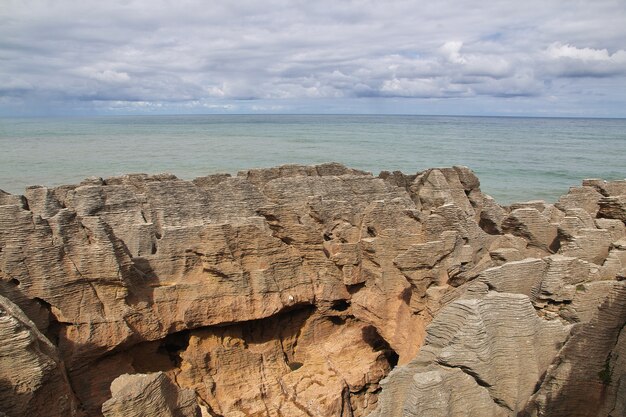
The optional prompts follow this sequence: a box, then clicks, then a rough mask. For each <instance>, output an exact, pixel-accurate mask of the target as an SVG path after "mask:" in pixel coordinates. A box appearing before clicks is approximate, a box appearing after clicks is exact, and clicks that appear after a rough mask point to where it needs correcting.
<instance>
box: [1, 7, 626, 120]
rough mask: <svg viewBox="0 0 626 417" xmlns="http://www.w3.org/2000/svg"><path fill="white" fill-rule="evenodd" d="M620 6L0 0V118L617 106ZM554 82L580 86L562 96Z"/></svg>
mask: <svg viewBox="0 0 626 417" xmlns="http://www.w3.org/2000/svg"><path fill="white" fill-rule="evenodd" d="M0 1H2V0H0ZM619 3H620V2H616V1H612V0H597V1H594V2H593V3H585V4H572V3H571V2H567V1H565V0H562V1H560V0H557V1H554V2H548V3H546V2H544V1H542V0H527V1H526V2H523V3H519V2H518V3H512V2H505V1H496V2H488V3H485V2H482V1H480V2H479V1H478V0H465V1H461V0H459V1H454V0H447V1H445V0H444V1H441V2H429V3H424V2H419V1H417V0H393V1H389V2H375V1H373V0H355V1H351V2H339V3H338V2H335V1H332V0H319V1H317V2H305V1H303V0H299V1H287V0H267V1H264V2H261V1H255V0H246V1H241V2H217V3H215V2H214V3H212V4H211V5H207V4H206V3H205V2H202V1H199V0H198V1H193V0H187V1H184V2H183V1H181V2H176V4H174V3H172V2H168V1H165V0H156V1H149V0H127V1H111V2H95V1H90V0H85V1H81V2H75V1H70V0H57V1H55V2H49V1H44V0H23V1H17V0H4V1H3V6H2V7H0V62H1V63H2V64H1V65H0V95H2V96H3V97H4V99H3V100H2V103H3V104H2V107H0V114H2V112H8V111H10V108H11V105H12V104H11V103H12V101H11V100H14V101H15V100H19V101H20V102H24V103H27V102H29V101H30V102H33V103H34V102H37V103H39V104H40V106H37V108H40V107H41V106H45V103H51V105H52V103H54V106H59V105H61V106H62V104H63V103H64V102H67V103H73V104H72V106H74V105H75V103H81V104H80V105H82V106H85V107H88V106H89V105H90V103H92V104H93V105H94V106H100V104H99V103H102V102H111V103H116V102H120V103H127V102H128V103H144V102H145V103H160V108H167V107H168V105H171V106H172V108H180V107H184V106H187V107H193V106H196V107H197V108H198V109H207V108H209V109H213V108H219V109H221V107H220V106H222V105H229V106H230V105H231V104H232V102H236V101H238V100H239V101H248V100H255V101H257V103H256V104H255V105H256V106H257V108H258V109H281V108H283V107H281V106H282V105H281V104H280V103H278V104H277V103H275V102H274V101H275V100H279V101H280V100H290V103H291V104H290V105H295V106H296V107H298V108H300V107H299V104H298V100H301V101H302V102H303V103H304V102H305V101H307V100H313V101H311V103H315V102H317V100H322V99H328V100H331V99H332V100H337V103H340V102H341V100H350V99H354V98H364V97H365V98H372V99H374V98H376V97H381V98H385V97H397V98H436V99H442V100H444V99H446V98H455V99H457V98H464V99H467V100H468V103H470V102H471V99H472V98H478V97H485V96H488V97H494V98H495V99H498V98H507V97H514V96H520V97H531V96H532V97H550V96H555V97H558V98H559V100H558V102H559V103H565V102H574V101H575V100H577V97H581V94H583V93H584V92H585V91H587V92H588V91H594V93H598V94H605V95H607V96H608V97H616V99H621V98H620V97H621V96H618V95H616V94H617V93H616V92H615V90H616V89H615V88H614V87H613V88H611V87H610V85H609V84H605V83H602V84H598V83H595V82H592V81H589V80H587V78H599V77H602V78H607V79H614V83H617V84H619V85H623V84H624V77H625V76H626V68H625V66H626V52H625V51H624V50H623V49H621V48H623V44H624V40H625V39H626V27H624V26H625V25H623V22H624V21H626V9H625V8H624V7H622V6H620V4H619ZM555 16H559V18H558V19H556V18H555ZM560 79H568V80H573V81H572V82H573V83H575V87H571V88H568V89H562V88H561V89H559V90H556V87H555V86H556V85H560V84H559V83H557V81H558V80H560ZM599 88H601V90H598V89H599ZM564 94H568V95H570V97H569V98H568V97H565V96H564ZM6 97H10V98H9V99H7V98H6ZM11 97H12V98H11ZM220 100H221V101H222V103H220V102H219V101H220ZM216 101H217V102H216ZM270 101H271V103H270ZM15 102H17V101H15ZM207 102H210V103H211V104H210V105H211V106H217V107H207V106H206V103H207ZM227 102H228V103H227ZM6 103H9V104H6ZM96 103H97V104H96ZM168 103H169V104H168ZM294 103H295V104H294ZM346 103H347V101H346ZM70 107H71V106H68V108H70ZM114 107H115V106H114ZM130 107H132V108H136V109H141V108H147V106H143V105H132V106H130ZM252 107H253V105H249V106H248V105H246V108H249V109H252ZM301 107H302V108H305V107H306V108H310V107H308V105H302V106H301ZM340 107H341V105H340V104H337V106H336V107H335V106H333V108H340ZM470 107H471V105H470ZM71 108H74V107H71ZM116 108H117V107H116ZM624 108H626V106H624ZM253 110H254V109H253ZM277 111H280V110H277Z"/></svg>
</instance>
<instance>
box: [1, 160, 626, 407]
mask: <svg viewBox="0 0 626 417" xmlns="http://www.w3.org/2000/svg"><path fill="white" fill-rule="evenodd" d="M625 222H626V181H614V182H605V181H602V180H586V181H585V182H583V185H582V186H580V187H573V188H571V189H570V191H569V193H568V194H566V195H564V196H562V197H561V198H560V199H559V200H558V201H557V202H556V203H555V204H546V203H544V202H541V201H530V202H524V203H516V204H512V205H510V206H506V207H503V206H500V205H498V204H497V203H496V202H495V201H494V200H493V199H492V198H490V197H489V196H487V195H485V194H483V193H482V192H481V191H480V183H479V180H478V178H477V177H476V176H475V175H474V174H473V173H472V172H471V171H470V170H469V169H467V168H465V167H453V168H440V169H429V170H426V171H423V172H420V173H417V174H412V175H406V174H403V173H400V172H382V173H380V175H379V176H377V177H376V176H373V175H371V174H369V173H366V172H362V171H358V170H354V169H350V168H346V167H344V166H342V165H339V164H334V163H331V164H323V165H318V166H297V165H287V166H281V167H277V168H271V169H258V170H250V171H244V172H240V173H239V174H238V175H236V176H230V175H225V174H224V175H211V176H207V177H200V178H196V179H195V180H193V181H184V180H181V179H178V178H176V177H175V176H173V175H169V174H162V175H155V176H149V175H144V174H133V175H125V176H121V177H114V178H108V179H101V178H89V179H87V180H85V181H83V182H82V183H81V184H78V185H72V186H62V187H57V188H53V189H48V188H44V187H30V188H28V189H26V191H25V193H24V195H23V196H18V195H12V194H7V193H4V192H1V191H0V295H1V296H0V334H1V335H2V339H3V343H2V346H0V350H1V352H2V353H1V355H0V416H1V415H3V413H4V415H6V416H10V417H13V416H23V415H33V416H35V415H36V416H42V417H48V416H50V417H51V416H89V417H91V416H102V415H104V416H106V417H114V416H115V417H117V416H120V417H121V416H144V415H145V416H156V415H158V416H177V417H187V416H224V417H226V416H229V417H230V416H233V417H234V416H307V415H308V416H341V417H350V416H352V417H357V416H368V415H369V416H371V417H383V416H385V417H386V416H428V417H433V416H477V417H478V416H481V417H482V416H548V415H549V416H564V417H565V416H604V417H608V416H613V417H616V416H621V415H624V413H625V412H626V377H625V375H626V335H625V334H624V332H623V328H624V324H625V323H626V281H625V280H626V226H625Z"/></svg>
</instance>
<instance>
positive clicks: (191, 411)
mask: <svg viewBox="0 0 626 417" xmlns="http://www.w3.org/2000/svg"><path fill="white" fill-rule="evenodd" d="M111 395H112V398H111V399H110V400H108V401H106V402H105V403H104V404H103V405H102V414H103V415H104V416H105V417H128V416H136V417H144V416H145V417H152V416H162V417H200V408H199V407H198V404H196V398H195V397H196V396H195V394H194V392H193V391H191V390H181V389H179V388H178V387H177V386H176V385H174V384H173V383H172V382H171V381H170V380H169V379H168V378H167V377H166V376H165V374H163V373H162V372H157V373H154V374H149V375H144V374H136V375H122V376H120V377H118V378H117V379H115V381H113V383H112V384H111Z"/></svg>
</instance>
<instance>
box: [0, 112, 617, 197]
mask: <svg viewBox="0 0 626 417" xmlns="http://www.w3.org/2000/svg"><path fill="white" fill-rule="evenodd" d="M329 161H337V162H341V163H343V164H346V165H348V166H350V167H353V168H359V169H364V170H368V171H371V172H372V173H374V174H378V172H379V171H381V170H389V171H393V170H401V171H403V172H405V173H415V172H417V171H421V170H424V169H426V168H430V167H442V166H452V165H466V166H469V167H470V168H472V169H473V170H474V171H475V172H476V173H477V174H478V176H479V178H480V180H481V184H482V185H481V188H482V190H483V191H484V192H486V193H487V194H490V195H492V196H493V197H494V198H496V199H497V200H498V202H500V203H503V204H504V203H511V202H513V201H524V200H531V199H544V200H547V201H554V200H555V199H556V198H557V197H558V196H559V195H561V194H564V193H566V192H567V190H568V187H569V186H574V185H579V184H580V182H581V180H582V179H584V178H605V179H623V178H625V177H626V119H549V118H506V117H447V116H446V117H444V116H321V115H320V116H316V115H315V116H314V115H310V116H295V115H294V116H291V115H269V116H268V115H227V116H218V115H210V116H111V117H94V118H75V119H56V118H50V119H7V118H4V119H3V118H0V189H3V190H5V191H8V192H11V193H21V192H22V191H23V189H24V188H25V187H26V186H28V185H34V184H40V185H46V186H56V185H61V184H71V183H76V182H79V181H80V180H82V179H83V178H86V177H88V176H93V175H96V176H101V177H108V176H113V175H120V174H125V173H136V172H144V173H160V172H170V173H173V174H175V175H177V176H178V177H180V178H185V179H192V178H194V177H197V176H202V175H207V174H212V173H218V172H228V173H233V174H234V173H236V172H237V171H238V170H242V169H249V168H258V167H271V166H276V165H281V164H286V163H303V164H317V163H323V162H329Z"/></svg>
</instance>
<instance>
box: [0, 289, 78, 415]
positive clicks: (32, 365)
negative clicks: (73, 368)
mask: <svg viewBox="0 0 626 417" xmlns="http://www.w3.org/2000/svg"><path fill="white" fill-rule="evenodd" d="M0 339H1V340H2V344H0V409H1V410H3V411H4V412H5V413H7V415H9V416H41V417H60V416H79V415H80V414H79V412H78V410H77V402H76V399H75V397H74V394H73V392H72V389H71V387H70V384H69V382H68V379H67V376H66V373H65V367H64V364H63V362H62V360H61V359H60V357H59V353H58V351H57V349H56V347H55V346H54V345H53V344H52V343H50V341H49V340H48V339H46V337H45V336H44V335H42V334H41V333H40V332H39V330H37V328H36V327H35V324H34V323H33V322H31V321H30V320H29V319H28V318H27V317H26V315H25V314H24V313H23V312H22V311H21V310H20V309H19V307H17V306H16V305H15V304H13V303H12V302H11V301H10V300H8V299H7V298H5V297H3V296H0Z"/></svg>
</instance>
